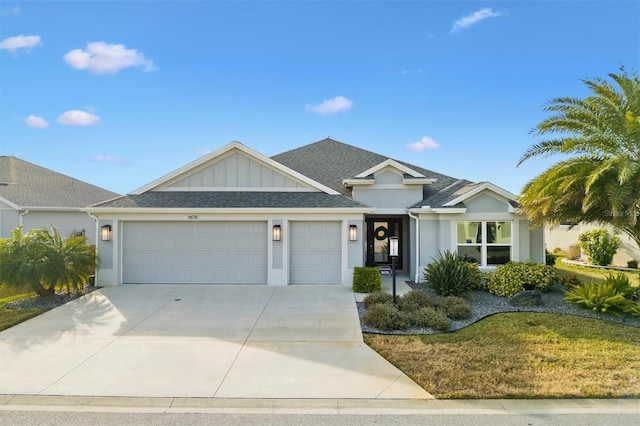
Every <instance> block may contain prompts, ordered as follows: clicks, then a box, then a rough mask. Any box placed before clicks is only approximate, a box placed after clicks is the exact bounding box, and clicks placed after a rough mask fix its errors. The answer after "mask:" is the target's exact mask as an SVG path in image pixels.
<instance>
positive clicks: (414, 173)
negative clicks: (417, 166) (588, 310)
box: [355, 158, 425, 178]
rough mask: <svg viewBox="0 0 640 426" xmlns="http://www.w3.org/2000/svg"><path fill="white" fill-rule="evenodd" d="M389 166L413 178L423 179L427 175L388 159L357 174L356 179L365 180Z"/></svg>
mask: <svg viewBox="0 0 640 426" xmlns="http://www.w3.org/2000/svg"><path fill="white" fill-rule="evenodd" d="M387 166H391V167H393V168H395V169H398V170H399V171H401V172H403V173H406V174H408V175H411V176H413V177H421V178H423V177H425V175H423V174H421V173H418V172H417V171H415V170H413V169H410V168H409V167H407V166H404V165H402V164H400V163H398V162H397V161H395V160H392V159H391V158H388V159H386V160H384V161H383V162H382V163H380V164H377V165H375V166H373V167H371V168H370V169H367V170H365V171H364V172H362V173H359V174H357V175H356V176H355V177H357V178H365V177H367V176H369V175H372V174H374V173H375V172H378V171H380V170H382V169H384V168H385V167H387Z"/></svg>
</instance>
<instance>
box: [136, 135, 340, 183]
mask: <svg viewBox="0 0 640 426" xmlns="http://www.w3.org/2000/svg"><path fill="white" fill-rule="evenodd" d="M234 149H237V150H239V151H242V152H243V153H245V154H247V155H249V156H250V157H253V158H255V159H256V160H258V161H261V162H263V163H265V164H267V165H268V166H270V167H272V168H274V169H276V170H279V171H281V172H282V173H285V174H288V175H290V176H292V177H294V178H295V179H298V180H299V181H301V182H303V183H305V184H307V185H309V186H311V187H313V188H316V189H318V190H319V191H322V192H326V193H327V194H331V195H338V194H339V192H337V191H334V190H333V189H331V188H329V187H327V186H325V185H322V184H321V183H319V182H316V181H314V180H313V179H310V178H308V177H307V176H304V175H303V174H300V173H298V172H296V171H295V170H293V169H290V168H288V167H286V166H285V165H283V164H280V163H278V162H277V161H275V160H272V159H271V158H269V157H266V156H264V155H262V154H260V153H259V152H257V151H254V150H252V149H251V148H248V147H246V146H244V145H243V144H241V143H240V142H238V141H232V142H230V143H228V144H226V145H225V146H223V147H221V148H219V149H217V150H215V151H212V152H210V153H209V154H207V155H203V156H202V157H200V158H198V159H197V160H195V161H192V162H191V163H189V164H187V165H184V166H182V167H180V168H178V169H176V170H174V171H173V172H171V173H168V174H166V175H164V176H162V177H160V178H158V179H156V180H154V181H153V182H151V183H148V184H147V185H145V186H143V187H141V188H138V189H136V190H135V191H133V192H131V194H133V195H138V194H142V193H144V192H147V191H150V190H152V189H154V188H157V187H159V186H161V185H162V184H165V183H167V182H168V181H170V180H171V179H174V178H176V177H178V176H180V175H182V174H184V173H186V172H188V171H189V170H192V169H195V168H196V167H198V166H201V165H203V164H205V163H207V162H208V161H210V160H212V159H214V158H216V157H219V156H221V155H223V154H225V153H227V152H229V151H231V150H234Z"/></svg>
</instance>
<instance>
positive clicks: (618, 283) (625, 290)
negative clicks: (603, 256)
mask: <svg viewBox="0 0 640 426" xmlns="http://www.w3.org/2000/svg"><path fill="white" fill-rule="evenodd" d="M602 283H603V284H611V285H612V286H613V288H615V289H616V291H617V292H618V293H620V294H622V295H623V296H624V297H625V298H626V299H630V298H631V296H632V295H633V292H634V291H635V289H634V288H633V287H631V282H629V277H627V275H626V274H623V273H622V272H618V273H617V274H616V275H613V274H612V273H609V275H607V276H606V277H605V279H604V280H602Z"/></svg>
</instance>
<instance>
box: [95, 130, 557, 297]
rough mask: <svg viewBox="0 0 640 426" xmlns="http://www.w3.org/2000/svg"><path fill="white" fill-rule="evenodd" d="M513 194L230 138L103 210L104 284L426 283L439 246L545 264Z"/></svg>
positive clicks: (346, 152)
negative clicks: (361, 276) (360, 271)
mask: <svg viewBox="0 0 640 426" xmlns="http://www.w3.org/2000/svg"><path fill="white" fill-rule="evenodd" d="M517 207H518V206H517V203H516V196H515V195H514V194H511V193H509V192H508V191H505V190H504V189H501V188H499V187H497V186H495V185H493V184H491V183H489V182H480V183H473V182H470V181H467V180H463V179H455V178H452V177H449V176H445V175H442V174H439V173H435V172H432V171H430V170H426V169H423V168H421V167H418V166H415V165H411V164H408V163H405V162H402V161H397V160H394V159H392V158H387V157H385V156H383V155H379V154H376V153H373V152H370V151H367V150H364V149H360V148H357V147H355V146H350V145H347V144H344V143H341V142H338V141H335V140H332V139H324V140H321V141H318V142H315V143H312V144H310V145H306V146H303V147H301V148H297V149H293V150H291V151H287V152H284V153H282V154H278V155H275V156H273V157H271V158H269V157H266V156H264V155H262V154H260V153H258V152H256V151H254V150H252V149H250V148H248V147H246V146H245V145H243V144H241V143H239V142H231V143H229V144H228V145H225V146H223V147H221V148H220V149H218V150H216V151H213V152H211V153H209V154H207V155H205V156H203V157H201V158H199V159H197V160H195V161H193V162H192V163H190V164H187V165H185V166H184V167H181V168H179V169H177V170H175V171H173V172H171V173H169V174H167V175H165V176H162V177H161V178H159V179H157V180H155V181H153V182H151V183H149V184H148V185H145V186H143V187H142V188H139V189H137V190H135V191H133V192H131V193H130V194H127V195H125V196H122V197H118V198H115V199H111V200H109V201H105V202H101V203H97V204H94V205H93V206H91V207H89V208H87V212H89V213H90V214H91V215H94V216H96V217H98V227H99V228H100V233H101V235H102V239H101V241H98V251H99V253H100V256H101V259H102V264H101V267H100V270H99V271H98V277H97V282H98V284H99V285H118V284H123V283H126V284H135V283H213V284H215V283H243V284H248V283H255V284H268V285H288V284H342V285H347V286H349V285H351V283H352V275H353V269H354V267H357V266H365V265H367V266H378V265H390V264H391V261H392V258H391V257H390V255H389V254H390V253H389V244H388V242H389V237H392V236H395V237H398V238H399V249H398V255H397V257H396V265H397V269H398V272H399V273H401V274H404V275H408V276H410V277H411V278H413V279H415V280H420V279H421V276H422V271H423V268H424V267H425V266H426V265H427V264H428V263H430V262H431V261H432V260H433V259H434V258H437V257H438V255H439V253H440V252H443V251H445V250H453V251H455V250H457V251H458V252H459V253H461V254H464V255H467V256H470V257H472V258H474V259H476V260H477V261H478V262H479V264H480V265H481V267H483V268H491V267H494V266H495V265H497V264H501V263H505V262H507V261H509V260H522V261H524V260H532V261H535V262H543V261H544V240H543V231H542V229H537V230H533V231H532V230H529V222H528V220H527V218H526V217H523V216H521V215H520V214H518V209H517Z"/></svg>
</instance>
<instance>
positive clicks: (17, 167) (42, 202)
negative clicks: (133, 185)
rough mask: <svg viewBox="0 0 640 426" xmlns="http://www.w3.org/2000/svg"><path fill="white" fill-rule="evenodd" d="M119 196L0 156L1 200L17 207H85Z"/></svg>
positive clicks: (10, 157) (14, 159) (29, 164)
mask: <svg viewBox="0 0 640 426" xmlns="http://www.w3.org/2000/svg"><path fill="white" fill-rule="evenodd" d="M116 196H118V194H116V193H115V192H111V191H107V190H106V189H103V188H99V187H97V186H94V185H91V184H88V183H86V182H82V181H80V180H77V179H74V178H72V177H69V176H65V175H63V174H61V173H57V172H54V171H52V170H49V169H45V168H44V167H40V166H37V165H35V164H32V163H29V162H27V161H24V160H21V159H19V158H16V157H12V156H0V197H2V198H4V199H6V200H9V201H11V202H12V203H13V204H16V205H18V206H19V207H57V208H61V207H62V208H64V207H72V208H73V207H86V206H88V205H90V204H94V203H97V202H99V201H102V200H106V199H109V198H113V197H116Z"/></svg>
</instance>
